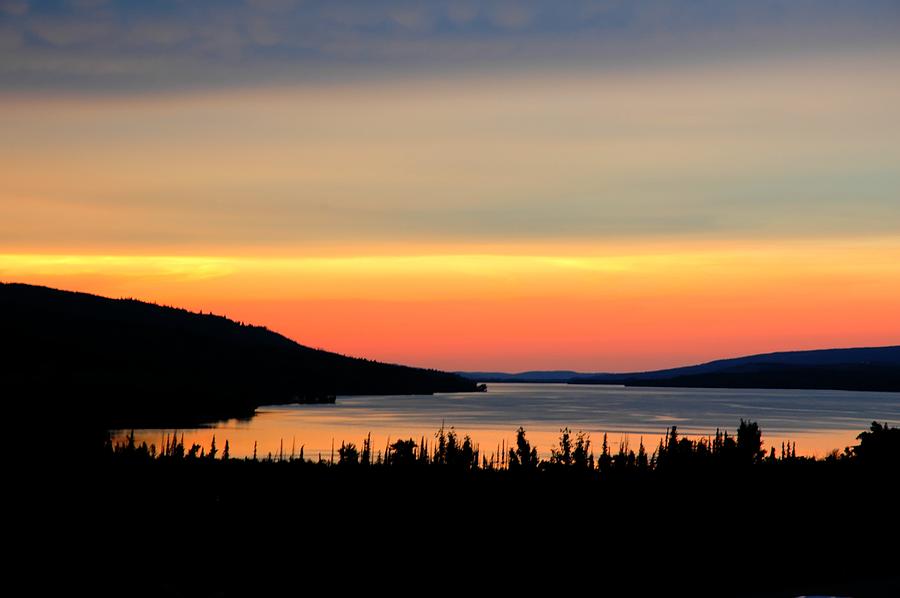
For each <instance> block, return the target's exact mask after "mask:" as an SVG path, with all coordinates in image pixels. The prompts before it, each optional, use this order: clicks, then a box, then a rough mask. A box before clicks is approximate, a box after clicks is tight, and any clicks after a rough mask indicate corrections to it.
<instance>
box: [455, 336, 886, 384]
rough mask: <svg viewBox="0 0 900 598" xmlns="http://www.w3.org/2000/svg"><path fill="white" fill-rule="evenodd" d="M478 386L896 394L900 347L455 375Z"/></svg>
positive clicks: (786, 352) (820, 350) (822, 350)
mask: <svg viewBox="0 0 900 598" xmlns="http://www.w3.org/2000/svg"><path fill="white" fill-rule="evenodd" d="M459 374H460V375H462V376H465V377H466V378H469V379H470V380H475V381H478V382H568V383H570V384H624V385H626V386H681V387H694V388H703V387H708V388H807V389H834V390H873V391H888V392H897V391H900V346H890V347H861V348H853V349H819V350H814V351H783V352H778V353H763V354H759V355H749V356H746V357H735V358H731V359H718V360H716V361H710V362H708V363H702V364H699V365H691V366H685V367H678V368H669V369H665V370H656V371H649V372H627V373H622V374H609V373H595V374H591V373H581V372H572V371H565V370H560V371H532V372H521V373H517V374H506V373H502V372H459Z"/></svg>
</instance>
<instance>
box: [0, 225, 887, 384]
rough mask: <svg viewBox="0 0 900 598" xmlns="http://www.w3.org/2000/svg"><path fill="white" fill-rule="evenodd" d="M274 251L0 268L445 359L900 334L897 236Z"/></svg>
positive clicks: (354, 346)
mask: <svg viewBox="0 0 900 598" xmlns="http://www.w3.org/2000/svg"><path fill="white" fill-rule="evenodd" d="M418 249H421V248H418ZM455 249H457V250H458V249H459V247H458V246H456V247H455ZM535 249H538V250H542V251H540V253H535V252H534V250H535ZM526 250H527V251H526ZM306 253H309V252H306ZM284 255H285V251H284V250H283V249H279V251H278V255H272V254H271V253H266V252H262V251H260V252H258V254H257V255H253V254H249V253H248V252H244V254H243V255H241V256H240V257H200V256H186V255H180V256H155V255H146V254H145V255H115V256H103V255H97V254H80V255H79V254H68V255H66V254H55V255H53V254H0V278H2V279H3V280H18V281H24V282H32V283H38V284H46V285H50V286H55V287H61V288H66V289H75V290H83V291H90V292H95V293H99V294H103V295H109V296H113V297H124V296H130V297H138V298H141V299H147V300H153V301H157V302H160V303H165V304H170V305H178V306H184V307H187V308H191V309H194V310H201V309H202V310H204V311H210V310H211V311H213V312H215V313H221V314H225V315H228V316H229V317H232V318H234V319H238V320H243V321H246V322H253V323H256V324H264V325H267V326H269V327H270V328H272V329H274V330H276V331H279V332H281V333H283V334H285V335H287V336H289V337H291V338H293V339H295V340H297V341H299V342H301V343H303V344H306V345H311V346H314V347H321V348H326V349H330V350H334V351H338V352H342V353H347V354H352V355H360V356H366V357H370V358H376V359H381V360H387V361H396V362H403V363H409V364H414V365H421V366H430V367H438V368H443V369H451V370H456V369H468V370H474V369H481V370H506V371H511V370H525V369H536V368H560V369H562V368H567V369H578V370H592V371H621V370H635V369H653V368H659V367H664V366H670V365H679V364H686V363H691V362H696V361H701V360H708V359H713V358H718V357H726V356H734V355H740V354H747V353H753V352H763V351H770V350H783V349H804V348H822V347H833V346H858V345H886V344H892V343H896V342H897V339H900V318H898V316H897V314H898V313H900V312H898V307H900V240H898V239H895V238H871V239H865V240H858V239H857V240H844V241H836V240H806V241H792V242H787V241H780V242H775V241H768V242H765V243H761V242H757V243H746V242H745V243H735V242H717V243H713V242H708V243H704V244H700V243H693V244H686V243H684V242H681V243H669V244H666V243H661V242H656V243H641V244H627V243H619V244H607V245H595V246H584V245H569V246H566V245H545V246H538V247H534V246H530V247H527V248H526V247H523V246H517V245H512V244H511V245H508V246H506V247H501V246H492V247H475V248H472V250H471V252H470V253H459V252H454V253H449V252H448V248H446V247H439V246H436V247H432V248H426V251H424V252H423V253H421V254H419V253H415V254H403V253H400V252H399V251H398V250H397V249H396V248H395V249H394V252H393V253H382V254H377V255H364V256H359V255H354V254H353V253H352V252H351V253H349V254H346V255H334V252H333V250H332V251H329V252H326V254H325V255H319V256H313V257H284Z"/></svg>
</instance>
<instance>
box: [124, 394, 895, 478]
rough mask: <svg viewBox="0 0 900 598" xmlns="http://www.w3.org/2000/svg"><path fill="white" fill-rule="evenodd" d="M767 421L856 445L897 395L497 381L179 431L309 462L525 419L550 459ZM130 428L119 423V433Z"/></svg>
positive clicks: (476, 433) (800, 449) (497, 436)
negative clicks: (568, 436)
mask: <svg viewBox="0 0 900 598" xmlns="http://www.w3.org/2000/svg"><path fill="white" fill-rule="evenodd" d="M741 418H744V419H751V420H754V421H757V422H759V425H760V427H761V428H762V432H763V443H764V444H765V446H766V447H767V448H768V447H769V446H775V447H776V451H777V452H778V453H779V454H780V451H781V443H782V442H783V441H791V442H796V444H797V454H804V455H816V456H819V457H821V456H824V455H825V454H827V453H828V452H829V451H830V450H831V449H834V448H837V449H843V447H845V446H848V445H851V444H855V438H856V435H857V434H859V433H860V432H862V431H863V430H865V429H867V428H868V427H869V424H870V423H871V422H872V420H878V421H881V422H885V421H886V422H888V423H890V424H891V425H897V424H898V422H900V393H886V392H885V393H882V392H849V391H836V390H768V389H766V390H761V389H719V388H716V389H710V388H639V387H624V386H585V385H567V384H489V385H488V392H486V393H443V394H436V395H396V396H339V397H338V398H337V402H336V403H335V404H333V405H280V406H271V407H261V408H260V409H258V410H257V414H256V416H254V417H253V418H252V419H249V420H243V421H239V420H229V421H224V422H220V423H218V424H214V425H210V426H207V427H204V428H198V429H188V430H178V431H177V433H178V435H179V436H181V435H182V434H184V442H185V446H190V444H192V443H198V444H201V445H202V446H204V447H206V448H208V447H209V443H210V441H211V439H212V437H213V435H215V437H216V444H217V446H218V448H219V450H220V451H221V449H222V448H223V447H224V445H225V440H226V439H227V440H228V442H229V445H230V451H231V455H232V456H233V457H244V456H250V455H252V454H253V450H254V443H256V445H257V453H258V455H259V456H260V457H265V456H267V455H268V454H269V453H272V455H274V456H277V455H279V454H280V452H281V451H283V453H284V456H285V457H287V456H289V455H290V454H291V452H292V451H293V453H294V455H295V456H296V455H298V454H299V452H300V450H301V447H302V448H303V451H304V456H305V458H307V459H310V458H312V459H317V458H319V457H320V456H321V458H322V459H325V460H328V459H330V458H331V455H332V447H334V449H333V450H334V455H335V457H334V458H335V459H337V449H338V448H339V447H340V445H341V441H346V442H353V443H355V444H357V445H358V446H359V445H361V444H362V440H363V439H364V438H365V437H366V435H367V434H369V433H371V435H372V441H373V447H374V449H375V450H376V451H377V450H382V451H383V450H384V447H385V446H386V445H387V443H388V442H393V441H394V440H396V439H398V438H403V439H405V438H413V439H415V440H416V441H417V442H419V440H420V438H422V437H425V438H426V439H427V440H428V441H429V446H430V445H431V444H432V440H433V438H434V434H435V432H436V430H437V429H438V428H440V426H441V425H442V424H443V425H444V426H445V427H446V428H450V427H451V426H452V427H454V428H455V430H456V431H457V433H458V434H459V435H460V437H462V436H464V435H466V434H468V435H470V436H471V437H472V440H473V441H474V442H476V443H477V444H479V445H480V448H481V451H482V454H484V455H487V456H488V458H490V455H491V453H497V452H498V450H503V446H504V445H505V446H507V447H508V446H509V444H510V443H511V442H514V441H515V431H516V429H517V428H518V427H519V426H523V427H524V428H525V430H526V433H527V436H528V438H529V440H530V441H531V442H532V445H535V444H536V445H537V448H538V452H539V453H540V454H541V455H542V456H544V457H546V456H549V453H550V448H551V447H553V446H555V445H556V442H557V439H558V437H559V431H560V429H561V428H563V427H568V428H569V429H570V430H572V431H573V432H577V431H579V430H581V431H584V432H587V433H589V434H590V437H591V440H592V443H593V446H594V448H595V452H596V453H599V448H600V443H601V442H602V440H603V434H604V433H605V434H607V435H608V438H609V443H610V446H611V447H612V449H613V450H615V449H617V448H618V446H619V443H620V442H627V443H629V446H630V448H632V449H634V450H635V451H637V448H638V443H639V442H640V441H641V439H643V442H644V444H645V446H646V447H647V450H648V452H653V450H654V448H655V447H656V445H657V443H658V442H659V439H660V438H661V437H662V435H663V434H665V432H666V428H668V427H670V426H673V425H675V426H678V430H679V432H680V433H681V434H683V435H688V436H707V435H714V434H715V432H716V428H717V427H719V428H727V429H728V430H729V431H730V432H731V433H734V432H735V430H736V428H737V426H738V424H739V422H740V419H741ZM174 432H175V431H174V430H171V429H169V430H162V429H145V430H136V431H135V436H136V437H137V440H138V442H141V441H146V442H147V444H156V445H157V446H160V445H161V444H162V442H163V439H164V438H165V436H166V434H172V433H174ZM124 434H125V432H124V431H121V430H119V431H115V432H114V433H113V436H114V438H115V439H118V440H121V439H122V438H123V437H124Z"/></svg>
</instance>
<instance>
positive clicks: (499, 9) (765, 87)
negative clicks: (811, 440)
mask: <svg viewBox="0 0 900 598" xmlns="http://www.w3.org/2000/svg"><path fill="white" fill-rule="evenodd" d="M0 136H2V143H0V280H3V281H6V282H10V281H18V282H29V283H35V284H44V285H49V286H53V287H59V288H64V289H70V290H79V291H88V292H93V293H98V294H103V295H107V296H113V297H136V298H140V299H145V300H151V301H156V302H160V303H165V304H170V305H177V306H182V307H187V308H190V309H194V310H203V311H207V312H208V311H213V312H215V313H220V314H225V315H227V316H229V317H232V318H234V319H237V320H242V321H244V322H250V323H255V324H264V325H266V326H268V327H269V328H272V329H274V330H276V331H278V332H281V333H283V334H285V335H286V336H289V337H290V338H293V339H294V340H296V341H298V342H300V343H303V344H306V345H310V346H314V347H321V348H325V349H329V350H333V351H338V352H341V353H347V354H352V355H358V356H364V357H369V358H374V359H380V360H387V361H393V362H402V363H407V364H411V365H419V366H428V367H436V368H441V369H449V370H462V369H467V370H503V371H521V370H527V369H576V370H583V371H622V370H638V369H655V368H659V367H665V366H674V365H683V364H688V363H693V362H698V361H704V360H709V359H714V358H719V357H728V356H735V355H741V354H748V353H757V352H764V351H775V350H786V349H807V348H825V347H849V346H864V345H888V344H900V2H897V1H896V0H883V1H877V0H860V1H855V2H847V1H843V0H840V1H839V0H822V1H812V0H809V1H805V0H772V1H767V2H746V1H738V0H707V1H700V0H697V1H662V0H648V1H641V0H634V1H624V0H623V1H616V0H598V1H591V0H584V1H578V0H572V1H566V2H537V1H532V2H527V1H526V2H504V1H496V2H465V1H455V2H438V1H434V0H431V1H428V0H426V1H423V2H403V1H377V0H358V1H351V2H341V1H327V2H326V1H316V0H301V1H296V2H294V1H292V0H247V1H246V2H239V1H192V2H181V1H177V0H172V1H169V2H154V3H151V2H146V3H144V2H125V1H112V0H111V1H103V0H71V1H59V2H28V1H27V0H0Z"/></svg>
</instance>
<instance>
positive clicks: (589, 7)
mask: <svg viewBox="0 0 900 598" xmlns="http://www.w3.org/2000/svg"><path fill="white" fill-rule="evenodd" d="M0 11H2V13H0V14H3V15H5V16H4V17H3V19H2V22H0V44H3V47H4V48H7V49H8V48H16V52H15V53H12V54H10V53H5V54H4V55H3V56H0V89H3V90H29V89H31V90H34V89H47V88H52V89H59V88H62V89H70V90H75V91H99V92H102V91H105V90H135V91H140V90H152V89H179V88H185V87H198V86H199V87H204V86H222V85H227V86H247V85H256V84H260V83H262V84H265V83H271V82H303V81H308V80H314V79H317V78H322V77H342V78H345V77H353V76H357V75H361V76H365V77H372V76H376V77H377V76H379V74H381V73H395V74H396V73H411V74H415V73H418V72H430V73H433V72H435V71H442V70H446V69H458V70H467V69H484V68H494V69H506V68H531V67H532V66H534V65H550V66H554V67H557V66H560V65H563V66H567V65H573V64H575V65H577V64H581V63H584V64H592V65H594V66H600V67H609V68H616V69H618V68H629V67H630V66H631V65H633V64H635V63H640V62H642V61H644V62H653V61H657V62H658V61H672V60H682V61H693V60H715V59H718V58H719V57H722V56H727V55H729V53H731V54H737V55H741V56H747V55H752V54H754V53H758V52H770V53H771V52H777V51H782V50H783V51H806V52H817V51H821V50H823V49H827V48H829V47H837V46H841V45H848V46H853V45H878V44H882V45H884V44H888V45H894V46H896V45H898V43H900V42H898V39H900V4H898V3H896V2H895V1H891V0H861V1H859V2H855V3H852V5H850V4H848V3H846V2H843V1H842V0H822V1H820V2H816V3H800V2H794V1H789V0H776V1H774V2H767V3H748V2H744V1H742V0H719V1H717V2H709V1H707V0H681V1H678V2H671V1H665V0H634V1H631V2H621V1H618V0H580V1H574V0H573V1H571V2H559V3H550V2H540V1H537V0H520V1H512V0H490V1H486V0H483V1H476V0H430V1H424V2H411V1H409V0H345V1H341V2H337V1H327V0H304V1H294V0H246V1H245V2H243V3H240V2H238V3H234V2H229V3H224V2H218V1H213V0H196V1H193V2H176V3H166V4H156V3H137V2H127V1H125V0H109V1H106V2H98V1H96V0H79V1H76V2H70V3H64V4H56V3H54V4H50V3H47V4H44V3H40V4H34V5H29V4H28V3H27V2H25V1H24V0H0ZM62 64H65V65H66V68H67V69H69V71H70V72H68V73H67V74H66V76H65V77H58V76H57V75H58V72H59V70H60V69H59V65H62ZM147 65H153V66H152V69H153V70H156V69H157V65H165V67H166V68H165V73H164V74H159V75H158V76H154V77H147V76H146V72H147V68H148V67H147ZM51 73H53V75H52V76H51V75H50V74H51Z"/></svg>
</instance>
